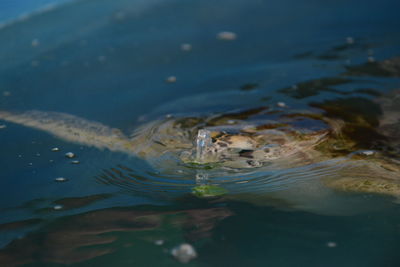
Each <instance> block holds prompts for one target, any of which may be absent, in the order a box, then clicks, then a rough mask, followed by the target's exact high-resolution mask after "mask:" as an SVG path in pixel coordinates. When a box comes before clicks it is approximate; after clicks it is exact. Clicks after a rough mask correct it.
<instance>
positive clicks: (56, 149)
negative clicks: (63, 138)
mask: <svg viewBox="0 0 400 267" xmlns="http://www.w3.org/2000/svg"><path fill="white" fill-rule="evenodd" d="M51 151H53V152H57V151H60V149H59V148H58V147H53V148H52V149H51Z"/></svg>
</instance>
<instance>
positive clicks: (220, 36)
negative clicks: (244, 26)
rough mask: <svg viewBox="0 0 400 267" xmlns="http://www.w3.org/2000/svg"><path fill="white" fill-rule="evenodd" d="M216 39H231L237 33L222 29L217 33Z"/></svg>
mask: <svg viewBox="0 0 400 267" xmlns="http://www.w3.org/2000/svg"><path fill="white" fill-rule="evenodd" d="M217 39H218V40H222V41H233V40H236V39H237V34H236V33H234V32H228V31H223V32H220V33H218V34H217Z"/></svg>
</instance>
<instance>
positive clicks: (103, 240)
mask: <svg viewBox="0 0 400 267" xmlns="http://www.w3.org/2000/svg"><path fill="white" fill-rule="evenodd" d="M231 215H232V213H231V212H230V211H229V209H226V208H218V207H215V208H207V209H204V208H203V209H202V208H195V209H182V210H181V209H178V210H169V209H161V208H157V207H151V206H149V207H136V208H124V209H122V208H113V209H105V210H99V211H93V212H89V213H84V214H79V215H76V216H72V217H65V218H62V219H57V220H55V221H54V222H52V223H50V224H49V225H46V228H45V230H41V231H37V232H34V233H31V234H28V235H27V236H25V237H22V238H20V239H19V240H15V241H13V242H12V243H10V244H9V245H8V246H7V247H6V248H5V249H4V250H3V251H1V252H0V261H1V262H2V264H5V266H17V265H20V264H28V263H32V262H50V263H60V264H72V263H78V262H82V261H87V260H90V259H93V258H96V257H99V256H104V255H107V254H112V253H115V252H116V251H118V250H128V251H134V250H135V248H136V249H140V248H138V247H139V246H145V247H148V251H144V253H145V254H146V256H145V257H143V256H141V255H140V254H138V253H135V252H134V255H135V257H134V259H135V261H138V262H141V264H150V265H151V264H153V263H154V264H155V262H154V260H155V259H152V258H151V257H155V256H156V257H159V256H162V255H163V254H166V252H165V249H163V248H165V247H167V248H169V249H170V248H171V246H174V245H176V242H182V238H183V237H184V238H185V239H186V240H188V241H191V242H195V241H198V240H201V239H205V238H208V237H209V235H210V234H211V231H212V230H213V228H214V227H215V224H216V223H217V222H218V221H220V220H223V219H225V218H227V217H229V216H231ZM14 227H17V226H15V225H14ZM19 227H21V225H19ZM1 228H2V229H1V230H4V229H6V228H9V226H7V225H5V226H3V227H1ZM181 229H185V230H184V232H183V233H182V230H181ZM127 236H129V238H127ZM39 240H40V241H39ZM157 240H163V241H164V242H163V243H162V246H163V247H157V244H156V243H157V242H156V241H157ZM21 250H22V251H21ZM157 261H158V260H156V262H157ZM162 261H164V262H165V263H169V264H170V262H171V261H172V259H169V258H168V257H166V259H165V260H162ZM159 263H161V262H159Z"/></svg>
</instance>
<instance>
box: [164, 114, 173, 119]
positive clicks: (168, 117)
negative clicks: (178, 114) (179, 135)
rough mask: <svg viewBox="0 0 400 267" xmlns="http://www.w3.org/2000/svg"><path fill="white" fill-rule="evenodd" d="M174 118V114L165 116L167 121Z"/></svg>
mask: <svg viewBox="0 0 400 267" xmlns="http://www.w3.org/2000/svg"><path fill="white" fill-rule="evenodd" d="M173 117H174V116H173V115H172V114H167V115H165V118H166V119H171V118H173Z"/></svg>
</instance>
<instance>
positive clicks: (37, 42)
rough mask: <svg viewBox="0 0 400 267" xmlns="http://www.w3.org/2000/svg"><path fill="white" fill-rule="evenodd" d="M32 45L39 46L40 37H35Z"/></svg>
mask: <svg viewBox="0 0 400 267" xmlns="http://www.w3.org/2000/svg"><path fill="white" fill-rule="evenodd" d="M31 45H32V46H33V47H37V46H39V45H40V41H39V39H37V38H35V39H33V40H32V43H31Z"/></svg>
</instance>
